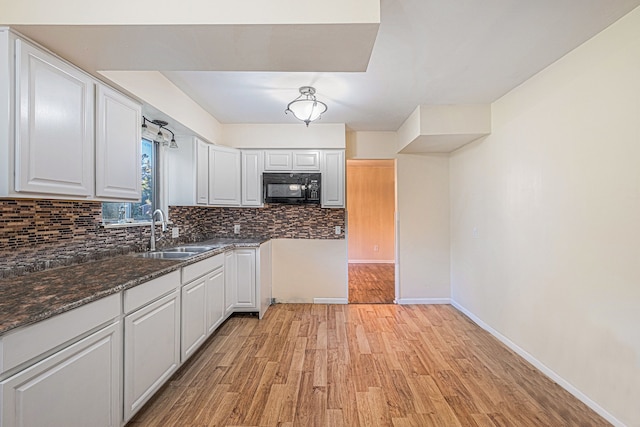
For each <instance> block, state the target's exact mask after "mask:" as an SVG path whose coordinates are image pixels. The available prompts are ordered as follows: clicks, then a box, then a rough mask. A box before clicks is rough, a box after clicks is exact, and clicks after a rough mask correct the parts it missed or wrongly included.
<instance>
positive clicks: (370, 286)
mask: <svg viewBox="0 0 640 427" xmlns="http://www.w3.org/2000/svg"><path fill="white" fill-rule="evenodd" d="M394 299H395V265H394V264H365V263H363V264H360V263H358V264H356V263H351V264H349V303H350V304H391V303H393V300H394Z"/></svg>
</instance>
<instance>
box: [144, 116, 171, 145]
mask: <svg viewBox="0 0 640 427" xmlns="http://www.w3.org/2000/svg"><path fill="white" fill-rule="evenodd" d="M147 122H149V123H153V124H154V125H156V126H158V133H157V134H155V135H154V134H153V133H152V132H151V131H150V130H149V128H148V126H147ZM168 124H169V123H168V122H166V121H164V120H157V119H156V120H149V119H147V118H146V117H144V116H142V136H143V138H146V139H150V140H152V141H154V142H157V143H159V144H162V145H164V146H165V147H166V146H169V148H178V144H177V143H176V136H175V134H174V133H173V131H171V129H169V128H168V127H166V126H167V125H168ZM163 129H164V130H166V131H167V132H169V133H170V134H171V142H169V141H168V139H167V137H165V135H164V132H162V130H163Z"/></svg>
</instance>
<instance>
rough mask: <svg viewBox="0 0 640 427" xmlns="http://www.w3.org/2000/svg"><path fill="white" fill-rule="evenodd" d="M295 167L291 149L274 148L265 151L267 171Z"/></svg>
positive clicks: (288, 169)
mask: <svg viewBox="0 0 640 427" xmlns="http://www.w3.org/2000/svg"><path fill="white" fill-rule="evenodd" d="M292 169H293V158H292V157H291V151H283V150H274V151H265V152H264V170H265V171H290V170H292Z"/></svg>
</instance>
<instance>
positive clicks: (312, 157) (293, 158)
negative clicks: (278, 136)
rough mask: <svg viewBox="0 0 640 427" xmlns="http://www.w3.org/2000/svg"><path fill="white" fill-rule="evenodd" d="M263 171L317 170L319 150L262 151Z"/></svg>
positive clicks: (318, 166)
mask: <svg viewBox="0 0 640 427" xmlns="http://www.w3.org/2000/svg"><path fill="white" fill-rule="evenodd" d="M264 170H265V171H274V172H275V171H319V170H320V152H319V151H317V150H267V151H265V152H264Z"/></svg>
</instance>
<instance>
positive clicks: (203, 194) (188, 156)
mask: <svg viewBox="0 0 640 427" xmlns="http://www.w3.org/2000/svg"><path fill="white" fill-rule="evenodd" d="M178 147H179V148H178V149H177V150H169V151H168V152H167V156H168V161H167V169H168V170H167V172H168V176H169V180H168V189H169V191H168V196H169V204H170V205H178V206H196V205H199V206H240V203H241V176H240V174H241V156H240V150H238V149H236V148H231V147H221V146H218V145H213V144H209V143H207V142H205V141H202V140H200V139H198V138H193V139H191V140H188V141H185V142H180V143H179V145H178Z"/></svg>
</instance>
